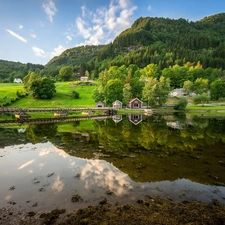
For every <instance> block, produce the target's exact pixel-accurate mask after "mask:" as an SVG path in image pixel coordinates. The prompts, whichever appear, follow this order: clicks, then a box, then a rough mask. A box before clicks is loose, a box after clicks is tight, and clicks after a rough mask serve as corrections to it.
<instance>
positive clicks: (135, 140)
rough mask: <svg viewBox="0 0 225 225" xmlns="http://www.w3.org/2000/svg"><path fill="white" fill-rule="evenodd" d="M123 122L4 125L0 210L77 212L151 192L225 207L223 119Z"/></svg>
mask: <svg viewBox="0 0 225 225" xmlns="http://www.w3.org/2000/svg"><path fill="white" fill-rule="evenodd" d="M130 118H131V117H130ZM135 118H136V117H135ZM175 119H177V120H175ZM178 119H179V120H178ZM119 120H120V121H119V122H116V123H115V122H114V121H113V120H103V121H91V122H90V121H82V122H79V123H73V124H70V123H68V124H57V126H56V125H55V124H43V125H31V126H29V127H28V128H27V129H26V130H23V132H18V131H16V129H9V128H8V129H7V128H5V129H3V128H2V129H0V133H1V134H2V135H1V137H2V138H0V144H1V146H3V147H2V148H0V180H1V186H0V196H1V200H0V207H3V206H9V207H21V208H26V209H29V210H33V211H35V210H38V211H40V210H51V209H52V208H67V209H71V210H72V209H74V208H80V207H83V206H88V205H93V204H98V203H99V202H100V201H101V200H103V199H104V198H105V197H106V198H107V199H108V201H109V202H112V203H116V202H119V203H126V202H136V201H137V200H138V199H141V198H145V197H146V195H150V196H161V197H164V198H166V197H170V198H172V199H173V200H174V201H184V200H192V199H195V200H199V201H204V202H210V201H211V200H212V199H218V200H219V201H220V202H221V203H223V204H225V199H224V197H225V185H224V183H225V177H224V176H225V175H224V174H225V173H224V172H225V163H224V162H225V145H224V134H225V123H224V121H218V120H216V119H205V118H204V120H201V119H199V118H198V119H196V118H192V119H188V120H187V118H186V117H184V118H183V117H178V118H176V117H175V118H174V117H173V120H172V119H171V117H168V118H166V117H163V118H156V117H150V118H149V117H147V119H144V120H143V121H142V122H141V123H138V124H137V125H135V124H134V123H130V121H129V118H125V119H123V120H121V118H120V119H119ZM178 124H179V126H178ZM4 135H5V138H4ZM7 137H8V140H7ZM10 141H11V142H10ZM10 143H11V144H10ZM31 143H33V144H31ZM13 144H14V145H13ZM74 196H76V198H77V202H72V199H73V197H74Z"/></svg>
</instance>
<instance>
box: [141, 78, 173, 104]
mask: <svg viewBox="0 0 225 225" xmlns="http://www.w3.org/2000/svg"><path fill="white" fill-rule="evenodd" d="M170 89H171V88H170V79H169V78H164V77H163V76H162V77H160V79H159V81H158V80H157V79H156V78H152V77H151V78H149V79H148V81H147V82H146V83H145V86H144V88H143V92H142V96H143V99H144V100H145V101H146V102H147V104H148V105H150V106H151V107H155V106H162V105H163V104H164V103H166V101H167V99H168V94H169V92H170Z"/></svg>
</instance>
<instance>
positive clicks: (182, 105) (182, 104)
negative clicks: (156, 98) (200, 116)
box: [174, 98, 188, 110]
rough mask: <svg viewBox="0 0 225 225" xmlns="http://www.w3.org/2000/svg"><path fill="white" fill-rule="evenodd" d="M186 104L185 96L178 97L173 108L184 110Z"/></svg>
mask: <svg viewBox="0 0 225 225" xmlns="http://www.w3.org/2000/svg"><path fill="white" fill-rule="evenodd" d="M187 104H188V101H187V99H186V98H180V99H179V101H178V103H177V104H176V105H175V106H174V109H175V110H184V109H185V108H186V106H187Z"/></svg>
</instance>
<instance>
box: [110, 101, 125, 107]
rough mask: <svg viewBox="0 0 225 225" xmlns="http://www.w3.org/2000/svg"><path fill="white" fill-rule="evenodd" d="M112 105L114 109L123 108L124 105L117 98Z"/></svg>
mask: <svg viewBox="0 0 225 225" xmlns="http://www.w3.org/2000/svg"><path fill="white" fill-rule="evenodd" d="M112 107H113V108H114V109H121V108H122V107H123V103H122V102H121V101H119V100H116V101H114V102H113V103H112Z"/></svg>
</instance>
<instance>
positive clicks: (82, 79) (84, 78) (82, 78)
mask: <svg viewBox="0 0 225 225" xmlns="http://www.w3.org/2000/svg"><path fill="white" fill-rule="evenodd" d="M80 81H83V82H85V81H88V77H80Z"/></svg>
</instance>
